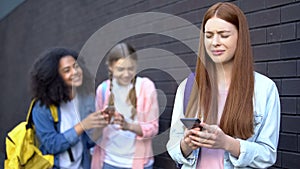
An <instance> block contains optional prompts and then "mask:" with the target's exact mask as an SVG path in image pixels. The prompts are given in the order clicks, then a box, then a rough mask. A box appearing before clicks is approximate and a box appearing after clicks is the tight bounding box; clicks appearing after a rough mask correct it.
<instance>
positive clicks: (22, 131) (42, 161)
mask: <svg viewBox="0 0 300 169" xmlns="http://www.w3.org/2000/svg"><path fill="white" fill-rule="evenodd" d="M34 103H35V100H32V101H31V104H30V107H29V110H28V113H27V118H26V121H24V122H21V123H20V124H18V125H17V126H16V127H14V128H13V129H12V130H11V131H10V132H9V133H8V134H7V136H6V138H5V145H6V158H5V162H4V168H5V169H49V168H52V167H53V165H54V156H53V155H52V154H47V155H43V154H42V152H41V151H40V150H39V148H38V141H37V139H36V137H35V128H34V125H33V122H32V117H31V112H32V108H33V106H34ZM50 110H51V114H52V116H53V119H54V122H55V123H57V122H58V113H57V107H56V106H54V105H53V106H50Z"/></svg>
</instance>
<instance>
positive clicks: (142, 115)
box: [137, 78, 159, 139]
mask: <svg viewBox="0 0 300 169" xmlns="http://www.w3.org/2000/svg"><path fill="white" fill-rule="evenodd" d="M138 102H140V103H138V105H139V107H138V120H139V124H140V125H141V128H142V131H143V136H142V137H137V139H143V138H151V137H153V136H155V135H156V134H157V133H158V118H159V107H158V101H157V93H156V88H155V86H154V83H153V82H152V81H150V80H149V79H148V78H143V83H142V86H141V91H140V95H139V96H138Z"/></svg>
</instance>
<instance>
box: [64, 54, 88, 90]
mask: <svg viewBox="0 0 300 169" xmlns="http://www.w3.org/2000/svg"><path fill="white" fill-rule="evenodd" d="M58 72H59V75H60V76H61V78H62V79H63V81H64V82H65V84H66V85H67V86H69V87H79V86H81V85H82V78H83V74H82V69H81V68H80V67H79V65H78V64H77V62H76V60H75V59H74V58H73V57H72V56H70V55H68V56H64V57H62V58H61V59H60V61H59V65H58Z"/></svg>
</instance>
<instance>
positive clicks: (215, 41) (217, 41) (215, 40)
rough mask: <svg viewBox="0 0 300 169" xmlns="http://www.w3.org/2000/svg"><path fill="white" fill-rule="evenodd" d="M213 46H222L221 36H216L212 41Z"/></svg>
mask: <svg viewBox="0 0 300 169" xmlns="http://www.w3.org/2000/svg"><path fill="white" fill-rule="evenodd" d="M212 45H213V46H219V45H220V38H219V35H214V37H213V39H212Z"/></svg>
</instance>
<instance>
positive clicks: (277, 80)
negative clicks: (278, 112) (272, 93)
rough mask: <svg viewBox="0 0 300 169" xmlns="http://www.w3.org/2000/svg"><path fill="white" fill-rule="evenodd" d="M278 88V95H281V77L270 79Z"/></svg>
mask: <svg viewBox="0 0 300 169" xmlns="http://www.w3.org/2000/svg"><path fill="white" fill-rule="evenodd" d="M272 80H273V81H274V83H275V85H276V87H277V89H278V92H279V95H281V93H282V92H281V91H282V80H281V79H272Z"/></svg>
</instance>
